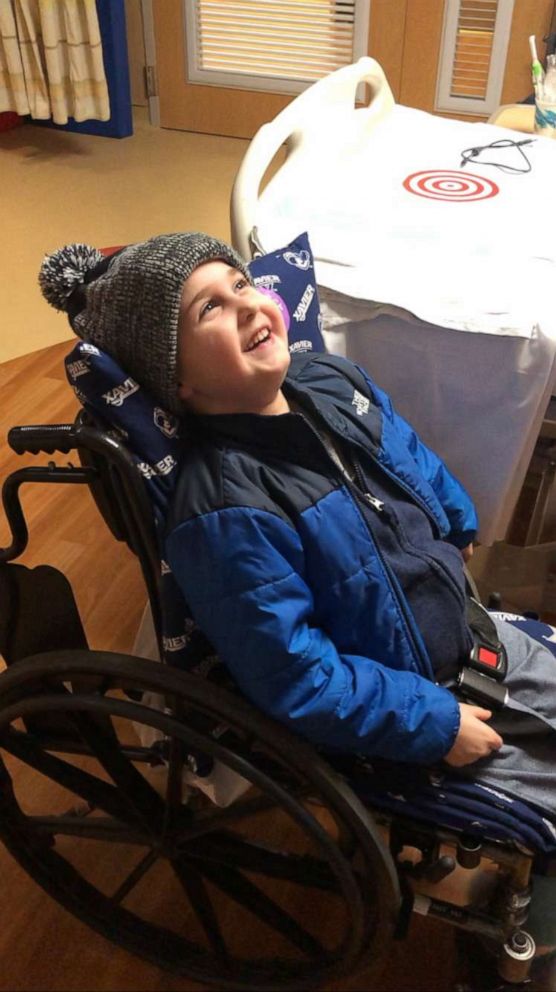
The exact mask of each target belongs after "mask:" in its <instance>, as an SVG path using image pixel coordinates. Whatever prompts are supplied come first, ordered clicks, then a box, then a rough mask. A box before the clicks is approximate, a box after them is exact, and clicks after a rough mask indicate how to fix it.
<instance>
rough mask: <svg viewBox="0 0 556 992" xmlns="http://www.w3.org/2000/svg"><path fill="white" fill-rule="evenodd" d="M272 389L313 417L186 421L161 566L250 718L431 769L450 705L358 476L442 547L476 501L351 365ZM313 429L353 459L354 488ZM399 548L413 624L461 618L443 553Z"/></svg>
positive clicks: (328, 359)
mask: <svg viewBox="0 0 556 992" xmlns="http://www.w3.org/2000/svg"><path fill="white" fill-rule="evenodd" d="M284 392H285V394H286V396H287V397H288V399H289V400H290V401H295V402H296V403H297V404H299V406H300V407H301V408H302V409H305V410H307V412H308V413H310V415H311V420H310V421H309V422H308V421H307V420H306V418H305V417H303V416H302V415H301V414H299V413H289V414H284V415H281V416H269V417H264V416H256V415H252V414H235V415H232V416H228V415H226V416H211V417H195V418H194V421H195V437H196V441H195V443H194V444H193V445H192V446H191V449H190V450H189V451H188V452H187V454H186V455H185V457H184V463H183V466H182V469H181V474H180V479H179V481H178V485H177V489H176V493H175V498H174V501H173V506H172V509H171V511H170V514H169V517H168V525H167V538H166V550H167V557H168V560H169V563H170V565H171V567H172V569H173V571H174V574H175V576H176V579H177V581H178V583H179V585H180V587H181V589H182V591H183V593H184V595H185V598H186V600H187V602H188V604H189V606H190V608H191V611H192V614H193V616H194V618H195V619H196V620H197V622H198V624H199V626H200V627H201V628H202V630H203V631H204V633H205V634H206V635H207V637H208V638H209V640H210V641H211V642H212V644H213V645H214V647H215V649H216V651H217V652H218V654H219V656H220V657H221V659H222V660H223V662H224V663H225V664H226V665H227V666H228V668H229V669H230V671H231V673H232V675H233V676H234V678H235V680H236V682H237V683H238V685H239V687H240V688H241V690H242V691H243V692H244V693H245V695H246V696H247V697H249V698H250V699H251V700H252V701H253V702H254V703H255V704H256V705H258V706H259V707H260V708H261V709H262V710H263V711H265V712H267V713H268V714H270V715H271V716H273V717H275V718H276V719H278V720H280V721H282V722H284V723H286V724H289V725H290V727H292V728H293V729H294V730H296V731H297V732H299V733H300V734H301V735H303V736H305V737H306V738H308V739H310V740H312V741H313V742H314V743H316V744H317V745H319V746H320V747H322V748H325V749H331V750H340V751H344V752H357V753H360V754H366V755H370V756H373V755H376V756H381V757H386V758H390V759H393V760H396V761H404V762H416V763H423V764H430V763H433V762H436V761H438V760H440V759H441V758H442V757H443V756H444V755H445V754H446V753H447V752H448V751H449V750H450V748H451V747H452V745H453V743H454V740H455V737H456V735H457V732H458V729H459V707H458V704H457V702H456V700H455V699H454V697H453V695H452V694H451V693H450V692H449V691H448V690H447V689H445V688H443V687H441V686H440V685H438V684H436V683H435V681H434V679H435V673H434V671H433V665H432V663H431V658H430V657H429V654H428V652H427V647H426V642H427V638H426V637H424V636H423V632H422V630H421V629H420V626H419V625H418V624H417V622H416V619H415V615H414V612H413V611H412V608H411V606H410V599H411V596H410V595H409V593H408V594H406V593H404V591H403V587H404V582H403V581H402V582H400V580H399V578H398V576H397V575H396V571H395V568H396V566H397V561H398V559H397V558H396V554H397V551H396V549H395V548H394V550H393V551H392V549H391V548H390V547H387V545H388V541H387V540H384V538H383V536H382V535H384V534H386V535H387V530H385V529H384V528H385V526H386V525H385V523H384V519H385V518H384V517H381V518H380V527H382V528H383V530H382V531H381V530H380V527H378V529H377V527H375V523H376V521H378V517H374V516H373V514H375V513H380V511H381V505H380V504H381V503H382V500H378V499H377V498H376V496H373V494H372V493H369V492H368V491H367V486H368V479H369V475H372V470H373V466H374V469H375V474H376V475H377V476H378V475H380V478H381V480H382V482H381V486H382V489H381V495H383V491H384V487H386V488H387V489H388V487H389V491H392V492H393V493H398V494H399V500H400V505H401V506H402V509H403V512H406V510H407V511H409V512H410V513H411V512H413V513H414V512H415V508H418V510H419V513H420V514H421V515H422V517H423V520H424V521H425V520H426V525H427V527H428V528H429V531H430V533H431V535H433V536H431V541H436V542H437V545H438V547H439V549H440V550H444V551H445V550H448V545H447V544H446V543H445V542H450V544H451V545H452V546H455V548H463V547H465V546H466V545H467V544H469V542H470V541H471V540H472V539H473V537H474V535H475V531H476V526H477V520H476V515H475V511H474V508H473V505H472V503H471V501H470V499H469V497H468V495H467V494H466V492H465V490H464V489H463V488H462V486H461V485H460V484H459V483H458V482H457V480H456V479H455V478H454V477H453V476H452V475H451V474H450V472H449V471H448V469H447V468H446V466H445V465H444V464H443V462H442V461H441V460H440V459H439V458H438V457H437V456H436V455H434V454H433V453H432V452H431V451H430V450H429V449H428V448H427V447H426V446H425V445H424V444H423V443H422V442H421V441H420V440H419V438H418V437H417V435H416V434H415V432H414V431H413V430H412V428H411V427H410V426H409V425H408V424H407V423H406V422H405V421H404V420H403V419H402V418H401V417H400V416H399V415H398V414H396V412H395V411H394V410H393V408H392V405H391V402H390V400H389V398H388V397H387V396H386V394H385V393H384V392H382V391H381V390H380V389H379V388H378V387H377V386H376V385H375V384H373V383H372V382H371V381H370V380H369V379H368V378H367V376H366V375H365V374H364V373H362V371H361V370H360V369H358V368H357V367H355V366H354V365H352V364H351V363H350V362H348V361H347V360H345V359H342V358H340V357H337V356H332V355H314V354H310V353H309V354H306V355H298V356H295V357H294V359H293V360H292V365H291V367H290V371H289V374H288V376H287V379H286V381H285V383H284ZM315 423H316V424H317V425H320V427H321V428H322V429H323V430H325V431H326V433H327V434H328V435H329V436H330V437H332V438H333V439H335V440H336V442H337V443H339V444H340V445H341V446H342V448H343V450H344V452H346V451H347V452H348V453H349V454H350V455H351V456H353V461H354V464H355V466H356V472H355V478H354V480H353V482H350V480H349V479H347V478H346V477H345V476H344V475H343V473H342V472H341V471H340V470H339V469H337V468H336V467H335V466H334V464H333V462H332V460H331V459H330V456H329V454H328V453H327V451H326V448H325V446H324V445H323V442H322V439H321V436H319V433H320V432H319V431H317V430H315V427H314V425H315ZM361 465H362V466H363V470H362V469H361V467H360V466H361ZM402 504H403V505H402ZM404 547H405V546H404ZM408 547H409V553H408V554H407V556H406V557H407V561H408V567H409V569H410V572H409V580H408V581H406V583H405V585H406V587H407V588H411V589H412V590H413V591H412V593H411V595H412V596H416V597H417V598H416V599H415V603H416V604H417V603H418V604H419V611H420V612H419V615H420V617H421V627H423V626H426V625H427V618H428V616H429V612H430V617H431V623H433V624H434V623H435V617H436V616H440V617H441V618H442V614H443V611H444V608H446V610H447V611H448V614H450V610H451V611H452V613H451V616H453V617H456V619H458V618H459V617H462V616H463V610H464V605H463V601H461V602H460V600H459V599H458V596H459V595H460V594H459V591H458V589H457V588H455V587H456V586H457V582H454V581H453V577H451V576H450V575H448V574H447V572H448V571H449V569H446V568H445V565H444V562H443V559H442V556H440V559H439V560H440V564H438V563H437V562H436V560H435V557H434V555H432V556H431V555H429V554H428V553H427V554H426V555H414V553H413V550H412V546H411V545H410V544H409V545H408ZM451 553H452V555H453V556H454V558H455V559H457V561H458V566H457V567H458V569H460V570H461V571H462V563H461V562H460V558H461V556H460V555H459V552H458V553H457V554H456V553H455V550H454V547H452V552H451ZM429 559H430V561H429ZM414 560H415V561H424V562H426V564H427V567H429V573H430V576H432V580H433V581H437V582H438V583H439V585H438V586H437V587H435V586H434V585H433V586H430V588H431V589H433V590H434V592H432V593H431V595H430V602H429V601H428V600H426V599H425V602H424V604H423V602H422V601H421V600H422V597H421V600H419V598H418V594H419V589H425V590H428V589H429V585H428V584H427V582H425V581H424V580H423V583H421V584H420V580H419V576H417V578H416V579H415V577H414V576H413V574H412V573H411V568H412V567H413V562H414ZM453 571H454V566H453V567H452V572H453ZM445 573H446V574H445ZM427 581H428V580H427ZM425 595H426V592H425ZM462 622H463V621H462Z"/></svg>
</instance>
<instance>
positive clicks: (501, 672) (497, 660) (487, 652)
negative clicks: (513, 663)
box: [468, 632, 508, 682]
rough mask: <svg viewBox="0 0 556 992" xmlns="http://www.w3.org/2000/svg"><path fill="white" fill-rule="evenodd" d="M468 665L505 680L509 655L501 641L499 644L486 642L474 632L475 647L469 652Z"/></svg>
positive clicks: (499, 680) (493, 677)
mask: <svg viewBox="0 0 556 992" xmlns="http://www.w3.org/2000/svg"><path fill="white" fill-rule="evenodd" d="M468 665H469V667H470V668H473V669H475V671H476V672H480V673H481V675H487V676H488V677H489V678H491V679H495V681H496V682H503V681H504V679H505V678H506V674H507V672H508V655H507V654H506V649H505V647H504V645H503V644H501V643H500V641H499V642H498V643H497V644H492V643H485V641H481V640H480V639H479V638H478V637H477V635H476V633H475V632H473V647H472V648H471V651H470V653H469V661H468Z"/></svg>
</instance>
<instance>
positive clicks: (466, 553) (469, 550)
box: [461, 541, 473, 561]
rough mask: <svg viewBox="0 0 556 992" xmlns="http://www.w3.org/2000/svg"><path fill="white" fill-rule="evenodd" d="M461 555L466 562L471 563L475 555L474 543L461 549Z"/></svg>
mask: <svg viewBox="0 0 556 992" xmlns="http://www.w3.org/2000/svg"><path fill="white" fill-rule="evenodd" d="M461 555H462V558H463V560H464V561H469V559H470V558H471V557H472V555H473V541H472V542H471V544H468V545H467V547H465V548H462V549H461Z"/></svg>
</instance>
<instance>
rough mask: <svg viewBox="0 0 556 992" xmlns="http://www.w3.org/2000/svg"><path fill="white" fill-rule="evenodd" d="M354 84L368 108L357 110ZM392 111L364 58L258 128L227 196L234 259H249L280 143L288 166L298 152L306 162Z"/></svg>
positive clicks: (378, 75)
mask: <svg viewBox="0 0 556 992" xmlns="http://www.w3.org/2000/svg"><path fill="white" fill-rule="evenodd" d="M360 83H367V84H368V85H369V87H370V90H371V96H370V102H369V104H368V105H365V106H359V107H358V106H356V95H357V87H358V86H359V84H360ZM393 106H394V97H393V95H392V91H391V89H390V86H389V85H388V82H387V79H386V76H385V75H384V72H383V70H382V68H381V66H380V65H379V64H378V62H376V61H375V59H371V58H367V57H365V58H361V59H359V60H358V61H357V62H354V63H353V64H352V65H348V66H345V67H344V68H342V69H338V70H337V71H336V72H333V73H331V74H330V75H328V76H325V77H324V78H323V79H319V80H318V81H317V82H316V83H313V85H312V86H310V87H309V88H308V89H306V90H305V91H304V92H303V93H301V94H300V95H299V96H298V97H296V98H295V99H294V100H293V101H292V102H291V103H290V104H289V105H288V106H287V107H286V108H285V109H284V110H283V111H281V113H279V114H278V115H277V116H276V117H275V118H274V120H272V121H269V122H268V123H267V124H263V126H262V127H261V128H259V130H258V131H257V133H256V135H255V137H254V138H253V140H252V141H251V144H250V145H249V148H248V150H247V153H246V155H245V157H244V159H243V162H242V163H241V166H240V168H239V171H238V173H237V176H236V179H235V182H234V186H233V190H232V197H231V205H230V220H231V231H232V243H233V245H234V247H235V248H236V249H237V250H238V251H239V252H240V254H241V255H243V257H244V258H247V259H249V258H251V255H252V252H253V237H252V234H253V228H255V227H256V223H257V204H258V200H259V190H260V185H261V181H262V179H263V176H264V174H265V172H266V170H267V169H268V166H269V165H270V163H271V162H272V159H273V158H274V156H275V155H276V153H277V151H278V150H279V149H280V148H281V146H282V145H283V144H284V143H285V144H286V146H287V160H288V161H289V160H290V159H292V158H293V157H294V156H296V155H298V154H300V153H301V152H303V153H304V154H306V155H307V156H308V158H309V159H310V158H312V157H313V155H318V154H323V153H326V150H327V147H328V149H330V144H331V143H332V144H333V145H334V144H335V143H336V142H337V141H339V140H341V141H342V142H343V143H344V145H345V144H346V143H349V142H350V141H351V140H354V141H357V142H360V141H361V138H362V136H363V135H366V134H367V133H369V132H370V131H372V129H373V128H374V127H375V126H376V124H377V123H378V122H379V121H380V120H382V118H383V117H385V116H386V114H388V113H389V112H390V111H391V109H392V107H393ZM282 168H283V166H282Z"/></svg>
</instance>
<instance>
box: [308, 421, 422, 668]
mask: <svg viewBox="0 0 556 992" xmlns="http://www.w3.org/2000/svg"><path fill="white" fill-rule="evenodd" d="M305 424H306V425H307V426H308V427H309V428H310V430H311V431H312V433H313V434H314V435H315V437H317V438H318V441H319V445H320V448H321V450H322V451H323V452H324V454H325V456H326V459H327V461H328V462H330V463H331V464H332V465H333V467H334V473H335V475H336V477H337V478H338V479H339V481H341V482H342V484H344V485H345V486H347V488H348V490H349V492H350V493H351V495H352V498H354V499H355V501H356V502H358V501H359V500H364V502H365V503H367V504H368V505H369V506H371V507H372V508H373V510H374V511H375V513H379V514H382V513H384V512H385V502H384V500H381V499H378V498H377V497H376V496H373V494H372V493H370V492H368V491H367V489H366V485H365V480H364V477H363V473H362V470H361V466H360V465H359V462H358V461H357V460H354V463H353V466H354V469H355V475H356V477H357V478H358V480H359V483H360V486H361V488H359V486H357V485H356V484H355V483H354V482H352V480H351V479H350V478H349V476H348V475H346V474H344V473H343V472H342V471H341V470H340V469H339V468H338V466H337V465H336V463H335V461H334V459H333V458H331V457H330V455H329V453H328V451H327V450H326V445H325V444H324V442H323V440H322V437H321V436H320V434H319V432H318V430H317V429H316V428H315V427H314V426H313V424H312V422H311V421H310V420H307V419H306V418H305ZM387 474H389V473H387ZM394 481H395V482H397V481H398V480H397V479H394ZM400 485H401V484H400ZM402 488H403V489H404V490H405V491H406V492H407V494H408V495H409V496H410V497H411V498H413V494H412V492H411V490H410V489H409V488H408V487H407V486H403V485H402ZM417 502H418V503H419V505H420V506H422V503H421V501H420V500H417ZM422 509H424V510H426V513H427V516H429V517H430V516H431V514H430V511H429V510H428V508H425V507H424V506H422ZM386 512H388V510H386ZM433 519H434V518H433ZM363 522H364V524H365V527H366V528H367V531H368V534H369V536H370V538H371V541H372V543H373V546H374V548H375V551H376V554H377V557H378V559H379V561H380V564H381V566H382V569H383V571H384V574H385V575H386V578H387V580H388V582H389V584H390V588H391V590H392V595H393V597H394V600H395V602H396V603H397V606H398V609H399V611H400V614H401V617H402V620H403V621H404V624H405V628H406V631H407V635H408V637H409V641H410V643H411V645H412V647H413V651H414V655H415V657H416V658H418V659H419V660H420V662H421V665H422V667H423V671H424V672H426V673H427V674H428V677H429V678H430V679H431V680H432V681H434V672H433V670H432V665H431V662H430V658H429V656H428V654H427V653H426V651H425V649H424V647H422V646H421V644H420V641H419V639H418V638H417V637H416V634H415V620H414V618H413V616H412V614H411V611H410V610H409V607H408V605H407V603H406V601H405V596H404V594H403V591H402V589H401V587H400V584H399V582H398V580H397V578H396V576H395V575H394V573H393V572H392V570H391V568H390V566H389V565H388V563H387V562H386V561H385V559H384V556H383V554H382V552H381V550H380V548H379V546H378V544H377V542H376V540H375V538H374V536H373V532H372V530H371V528H370V526H369V524H368V523H367V521H366V519H365V515H364V514H363ZM434 523H435V524H436V521H434ZM436 526H437V529H438V525H437V524H436Z"/></svg>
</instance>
